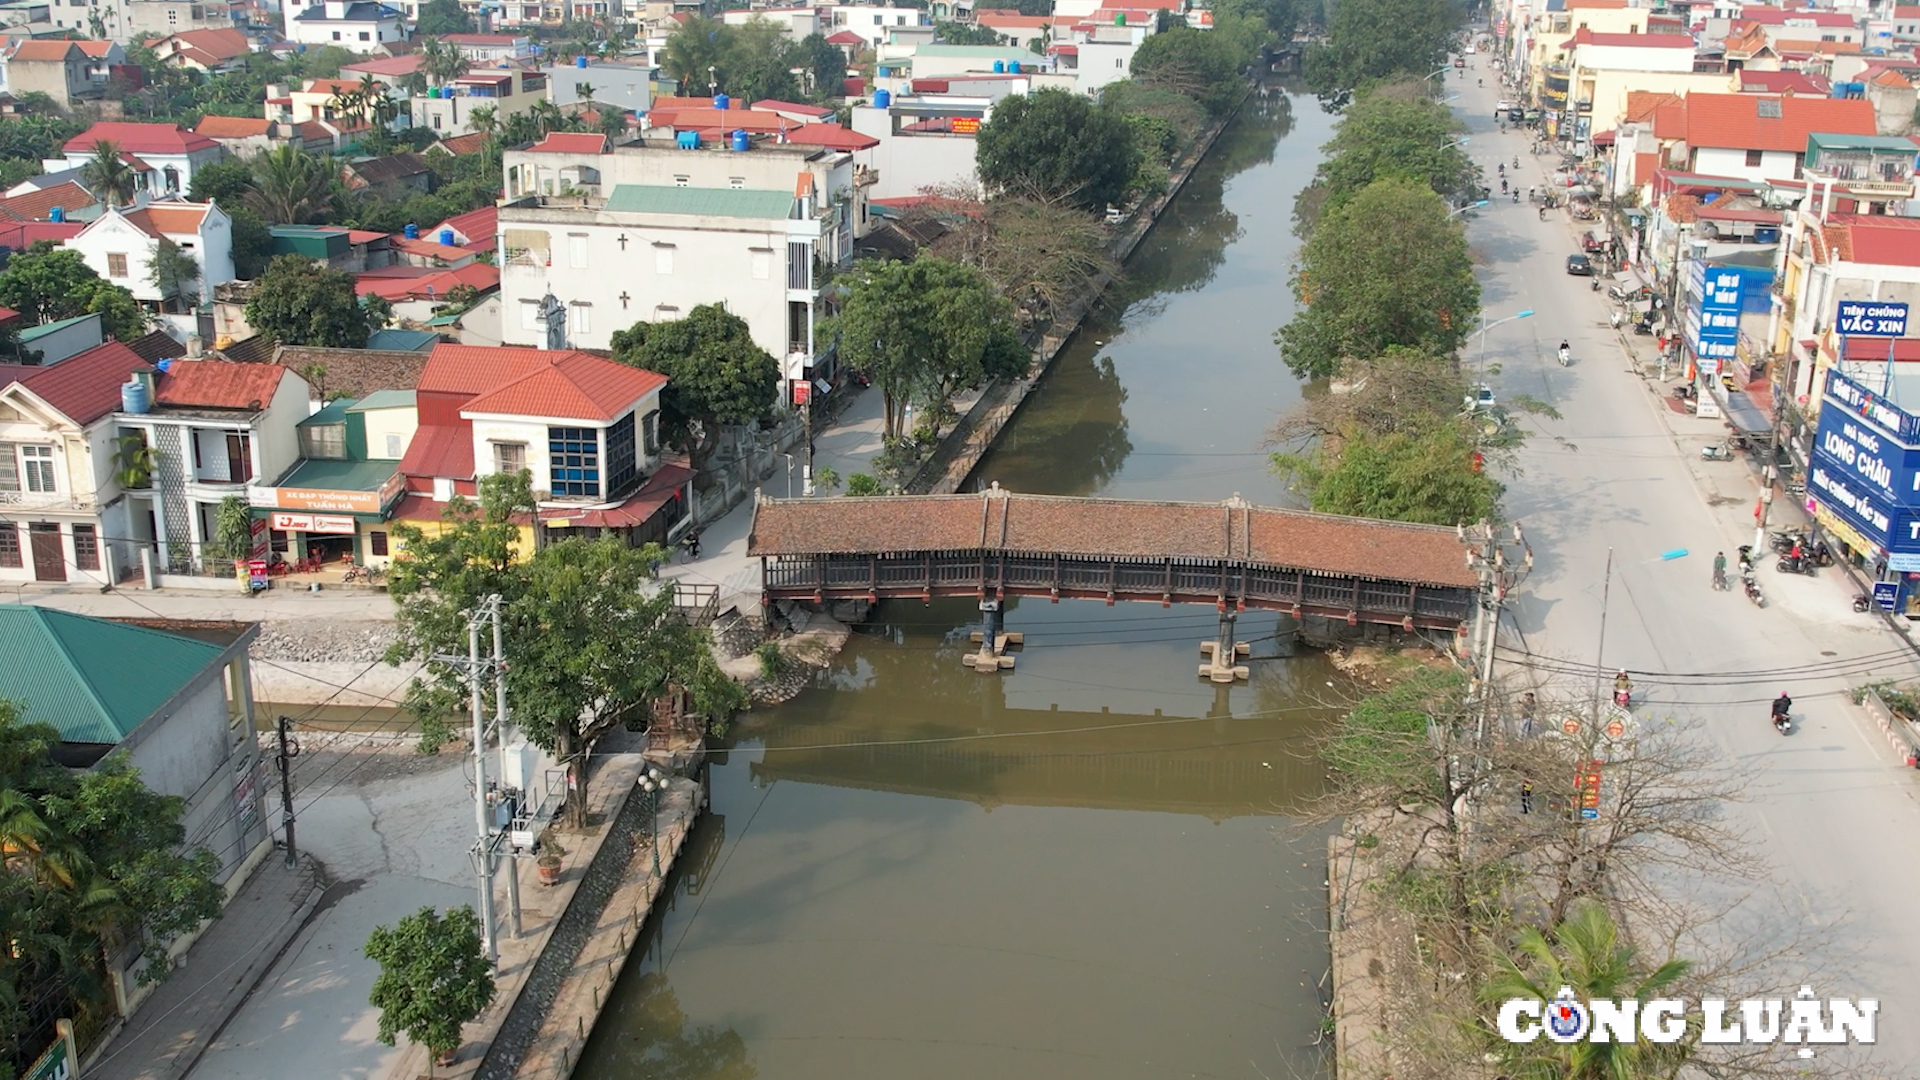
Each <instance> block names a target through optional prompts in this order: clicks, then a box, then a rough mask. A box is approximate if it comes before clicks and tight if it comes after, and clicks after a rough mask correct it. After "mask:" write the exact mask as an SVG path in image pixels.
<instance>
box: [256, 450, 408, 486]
mask: <svg viewBox="0 0 1920 1080" xmlns="http://www.w3.org/2000/svg"><path fill="white" fill-rule="evenodd" d="M399 467H400V463H399V462H397V461H337V460H334V459H331V458H302V459H300V462H299V463H298V464H296V465H295V466H294V467H293V471H292V472H289V473H287V475H285V476H283V477H281V478H280V479H279V480H277V481H275V482H274V485H273V486H274V487H290V488H311V489H313V490H315V491H379V490H380V485H381V484H384V483H386V482H387V481H388V480H391V479H393V474H394V472H395V471H397V470H398V469H399Z"/></svg>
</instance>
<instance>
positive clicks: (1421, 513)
mask: <svg viewBox="0 0 1920 1080" xmlns="http://www.w3.org/2000/svg"><path fill="white" fill-rule="evenodd" d="M1480 453H1481V451H1480V450H1479V449H1478V446H1477V444H1476V443H1475V441H1474V438H1473V436H1472V434H1471V433H1470V432H1468V431H1466V430H1464V429H1463V427H1462V425H1460V424H1444V425H1438V426H1435V427H1431V428H1428V429H1426V430H1422V431H1396V432H1392V433H1390V434H1386V435H1375V434H1371V433H1367V432H1358V431H1356V432H1353V433H1351V434H1350V435H1347V436H1345V437H1343V438H1342V439H1341V441H1340V444H1339V450H1338V453H1337V454H1334V455H1332V456H1331V458H1330V459H1329V458H1326V457H1313V458H1309V459H1306V460H1304V461H1301V462H1300V463H1299V464H1298V466H1297V468H1295V469H1293V470H1292V472H1293V476H1294V480H1295V486H1297V487H1298V488H1300V490H1301V492H1302V494H1304V495H1306V496H1307V501H1308V503H1309V504H1310V505H1311V506H1312V507H1313V509H1315V510H1318V511H1320V512H1322V513H1327V514H1348V515H1351V516H1354V517H1369V518H1382V519H1385V520H1388V521H1413V522H1421V523H1424V524H1427V525H1462V524H1468V523H1471V522H1475V521H1479V520H1480V519H1481V518H1486V517H1491V516H1492V515H1493V512H1494V509H1495V508H1496V507H1497V506H1498V504H1499V500H1500V493H1501V490H1502V489H1501V486H1500V483H1499V482H1498V481H1496V480H1495V479H1493V477H1491V476H1488V475H1487V474H1486V472H1485V470H1484V466H1483V464H1482V463H1481V462H1480V461H1479V460H1478V459H1477V458H1476V455H1478V454H1480Z"/></svg>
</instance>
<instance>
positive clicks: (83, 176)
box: [80, 139, 140, 206]
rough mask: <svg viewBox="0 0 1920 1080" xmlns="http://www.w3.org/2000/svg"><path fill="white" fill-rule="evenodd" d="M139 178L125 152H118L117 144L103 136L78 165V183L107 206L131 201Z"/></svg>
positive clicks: (123, 204) (120, 204)
mask: <svg viewBox="0 0 1920 1080" xmlns="http://www.w3.org/2000/svg"><path fill="white" fill-rule="evenodd" d="M139 179H140V178H139V176H138V174H136V173H135V172H134V171H133V166H132V165H130V164H128V163H127V159H126V156H125V155H123V154H121V153H120V147H118V146H116V145H115V144H113V143H111V142H108V141H107V140H105V139H99V140H96V141H95V142H94V144H93V147H92V151H91V153H90V154H89V156H88V157H87V163H86V164H85V165H82V166H80V183H81V184H83V185H85V186H86V187H87V188H88V189H90V190H92V191H94V192H96V193H97V194H98V195H99V197H100V199H101V201H103V202H105V203H106V204H107V205H108V206H125V205H127V204H128V203H130V202H132V201H133V191H134V188H135V186H136V185H137V184H138V183H139Z"/></svg>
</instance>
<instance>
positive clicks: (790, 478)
mask: <svg viewBox="0 0 1920 1080" xmlns="http://www.w3.org/2000/svg"><path fill="white" fill-rule="evenodd" d="M780 456H781V457H783V458H786V459H787V498H789V499H791V498H793V455H792V454H781V455H780Z"/></svg>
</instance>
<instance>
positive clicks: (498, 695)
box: [434, 593, 520, 964]
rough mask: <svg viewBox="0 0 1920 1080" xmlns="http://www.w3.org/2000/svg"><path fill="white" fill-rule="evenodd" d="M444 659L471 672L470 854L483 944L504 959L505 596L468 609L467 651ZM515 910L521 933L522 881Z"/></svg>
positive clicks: (514, 891)
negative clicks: (496, 891)
mask: <svg viewBox="0 0 1920 1080" xmlns="http://www.w3.org/2000/svg"><path fill="white" fill-rule="evenodd" d="M489 624H490V625H491V630H492V636H493V655H492V656H490V657H488V658H487V659H485V660H482V659H481V658H480V631H481V628H482V627H487V626H489ZM434 659H435V660H437V661H439V662H440V663H443V664H446V665H447V666H449V667H453V668H458V669H459V670H460V671H461V672H462V674H464V675H465V677H466V681H467V690H468V707H469V710H470V712H471V713H472V720H473V815H474V824H475V826H476V828H477V831H478V836H477V838H476V839H475V840H474V844H473V847H472V848H471V849H470V850H469V851H468V852H467V854H468V857H469V858H470V859H471V860H472V862H473V871H474V876H475V878H476V879H477V881H476V888H477V891H478V899H479V906H478V907H477V908H476V911H477V913H478V914H479V917H480V942H481V944H482V945H483V946H484V947H485V949H486V953H487V960H488V962H489V963H496V964H497V963H498V962H499V960H500V940H499V937H498V935H497V934H496V932H495V929H494V913H493V873H494V870H495V868H496V867H497V866H498V865H499V842H500V838H501V836H502V835H503V834H502V833H501V831H500V830H498V829H496V828H494V822H493V808H492V805H491V802H490V800H489V798H488V795H489V791H488V788H487V732H488V730H489V728H490V727H498V725H499V724H500V722H502V721H504V720H505V719H506V715H507V702H506V680H505V670H506V665H505V663H504V660H503V653H502V633H501V629H500V596H499V594H497V593H496V594H494V595H492V596H489V597H487V598H486V599H485V600H483V601H481V603H480V606H479V607H478V608H476V609H474V610H473V611H471V612H468V613H467V655H465V656H458V655H453V654H441V655H437V656H435V657H434ZM488 678H492V679H493V680H494V683H495V688H494V695H495V697H494V703H495V704H494V708H495V716H494V720H495V723H494V724H493V725H489V724H488V723H487V716H486V705H485V699H484V697H483V695H482V694H481V688H482V686H483V685H484V683H485V680H486V679H488ZM509 892H510V893H511V895H512V900H513V908H514V924H515V925H514V933H515V935H516V936H518V934H519V908H520V904H519V899H520V898H519V882H518V881H517V880H515V881H513V882H511V884H510V885H509Z"/></svg>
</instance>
